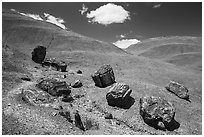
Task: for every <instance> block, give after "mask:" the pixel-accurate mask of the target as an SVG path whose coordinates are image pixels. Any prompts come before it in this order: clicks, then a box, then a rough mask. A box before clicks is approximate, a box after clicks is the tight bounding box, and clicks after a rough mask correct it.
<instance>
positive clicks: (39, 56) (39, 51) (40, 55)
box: [32, 46, 46, 64]
mask: <svg viewBox="0 0 204 137" xmlns="http://www.w3.org/2000/svg"><path fill="white" fill-rule="evenodd" d="M45 56H46V47H43V46H37V47H36V48H34V50H33V51H32V60H33V61H34V62H35V63H39V64H40V63H42V62H43V60H44V59H45Z"/></svg>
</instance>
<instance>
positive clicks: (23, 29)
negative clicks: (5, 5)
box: [2, 10, 202, 135]
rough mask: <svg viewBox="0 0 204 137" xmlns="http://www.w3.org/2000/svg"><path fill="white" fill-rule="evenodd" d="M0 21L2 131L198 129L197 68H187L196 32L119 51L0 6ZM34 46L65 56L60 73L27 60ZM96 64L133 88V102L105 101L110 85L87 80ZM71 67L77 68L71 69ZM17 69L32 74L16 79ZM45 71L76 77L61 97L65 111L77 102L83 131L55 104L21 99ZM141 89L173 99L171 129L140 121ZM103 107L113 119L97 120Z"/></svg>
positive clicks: (194, 59)
mask: <svg viewBox="0 0 204 137" xmlns="http://www.w3.org/2000/svg"><path fill="white" fill-rule="evenodd" d="M2 25H3V26H2V35H3V44H2V68H3V69H2V92H3V93H2V134H10V135H11V134H12V135H14V134H28V135H31V134H35V135H39V134H40V135H41V134H42V135H47V134H57V135H62V134H66V135H69V134H71V135H73V134H77V135H79V134H80V135H81V134H82V135H83V134H86V135H93V134H100V135H105V134H108V135H110V134H112V135H119V134H125V135H127V134H129V135H137V134H139V135H141V134H142V135H143V134H148V135H149V134H150V135H152V134H159V135H161V134H162V135H163V134H168V135H180V134H182V135H186V134H193V135H195V134H202V75H201V72H202V71H200V70H199V71H194V69H195V68H194V67H196V66H199V65H202V62H201V56H202V52H201V49H202V48H201V38H196V37H178V36H175V37H168V38H162V37H161V38H153V39H148V40H145V41H143V42H141V43H138V45H132V46H130V47H129V48H128V49H126V51H124V50H122V49H119V48H117V47H116V46H114V45H113V44H110V43H106V42H101V41H99V40H95V39H93V38H88V37H86V36H83V35H80V34H77V33H75V32H72V31H69V30H63V29H61V28H59V27H57V26H56V25H53V24H50V23H47V22H42V21H37V20H34V19H31V18H29V17H25V16H22V15H20V14H17V13H15V12H12V11H9V10H3V12H2ZM50 42H51V45H50V46H48V45H49V43H50ZM37 45H43V46H46V47H47V48H48V50H47V55H46V56H48V57H55V58H59V59H61V60H63V61H65V62H66V64H68V67H67V72H58V71H55V70H52V69H49V68H44V67H42V66H41V65H39V64H36V63H34V62H33V61H32V60H31V52H32V50H33V48H34V47H36V46H37ZM128 52H130V53H132V54H128ZM189 62H191V63H189ZM195 63H196V64H195ZM103 64H110V65H111V66H112V68H113V71H114V74H115V77H116V81H117V82H124V83H127V84H128V85H129V86H130V88H131V89H132V93H131V97H132V98H134V104H133V105H132V106H131V107H130V108H129V109H121V108H116V107H111V106H109V105H108V104H107V101H106V97H105V96H106V93H107V92H108V90H109V89H110V87H111V86H109V87H106V88H99V87H96V86H95V85H94V82H93V80H92V78H91V74H93V73H94V72H95V71H96V70H97V69H98V68H99V67H100V66H102V65H103ZM185 66H189V68H186V67H185ZM196 68H197V67H196ZM77 70H81V71H82V74H77V73H76V72H77ZM24 74H25V75H31V81H24V80H22V79H20V76H21V75H24ZM65 76H66V77H65ZM44 77H49V78H52V77H54V78H58V79H60V80H64V81H66V82H67V83H72V82H73V81H75V80H77V79H79V80H80V81H82V83H83V86H82V87H81V88H72V89H71V94H72V96H74V97H78V98H75V99H74V100H73V101H72V102H68V103H67V102H60V103H61V106H62V107H63V108H64V109H65V110H67V111H72V110H76V109H77V110H78V111H79V113H80V115H81V117H82V120H83V121H84V122H85V124H86V125H87V128H88V130H86V131H82V130H80V129H78V128H77V127H76V126H75V125H74V124H72V123H70V122H68V121H67V120H66V119H65V118H64V117H62V116H61V115H59V114H58V111H59V110H56V109H53V108H46V107H38V106H32V105H30V104H29V103H27V102H25V101H24V100H22V97H21V92H22V90H23V89H29V88H35V84H36V83H37V82H38V81H39V79H41V78H44ZM170 80H175V81H177V82H179V83H182V84H184V85H185V86H186V87H187V88H188V89H189V95H190V101H191V102H187V101H185V100H182V99H180V98H178V97H177V96H175V95H174V94H171V93H170V92H168V91H167V90H166V89H165V88H164V87H165V86H166V84H167V83H168V82H169V81H170ZM146 95H154V96H161V97H163V98H165V99H167V100H168V101H170V102H172V103H173V104H174V106H175V108H176V115H175V120H176V121H177V122H178V123H179V124H180V126H179V128H178V129H175V130H174V131H163V130H157V129H154V128H153V127H150V126H148V125H147V124H145V123H144V121H143V120H142V119H141V116H140V114H139V108H138V104H139V100H140V97H142V96H146ZM106 112H109V113H112V114H113V117H114V118H113V119H104V115H105V113H106Z"/></svg>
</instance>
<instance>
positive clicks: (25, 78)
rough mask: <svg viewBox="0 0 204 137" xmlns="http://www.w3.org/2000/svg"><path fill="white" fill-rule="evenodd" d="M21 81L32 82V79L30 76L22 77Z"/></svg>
mask: <svg viewBox="0 0 204 137" xmlns="http://www.w3.org/2000/svg"><path fill="white" fill-rule="evenodd" d="M20 79H22V80H24V81H31V78H30V77H29V76H28V75H26V74H25V75H21V76H20Z"/></svg>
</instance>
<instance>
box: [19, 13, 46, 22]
mask: <svg viewBox="0 0 204 137" xmlns="http://www.w3.org/2000/svg"><path fill="white" fill-rule="evenodd" d="M20 14H21V15H24V16H27V17H30V18H33V19H35V20H41V21H43V19H42V18H41V17H40V15H37V14H30V13H26V14H25V13H20Z"/></svg>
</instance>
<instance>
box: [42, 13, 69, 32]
mask: <svg viewBox="0 0 204 137" xmlns="http://www.w3.org/2000/svg"><path fill="white" fill-rule="evenodd" d="M44 16H45V20H46V21H47V22H50V23H52V24H55V25H57V26H59V27H60V28H63V29H67V28H66V27H65V25H64V24H63V23H65V21H64V20H63V19H62V18H57V17H54V16H52V15H50V14H48V13H44Z"/></svg>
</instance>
